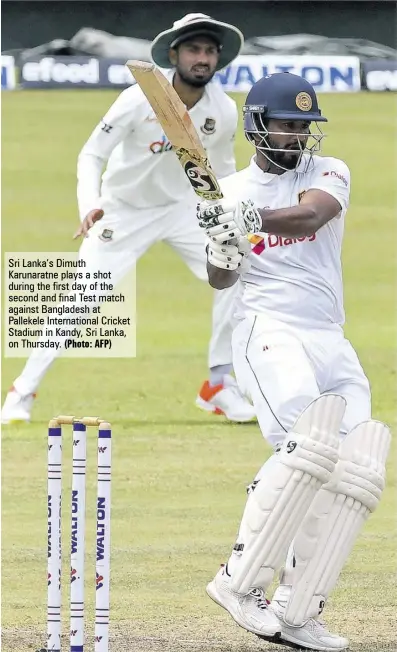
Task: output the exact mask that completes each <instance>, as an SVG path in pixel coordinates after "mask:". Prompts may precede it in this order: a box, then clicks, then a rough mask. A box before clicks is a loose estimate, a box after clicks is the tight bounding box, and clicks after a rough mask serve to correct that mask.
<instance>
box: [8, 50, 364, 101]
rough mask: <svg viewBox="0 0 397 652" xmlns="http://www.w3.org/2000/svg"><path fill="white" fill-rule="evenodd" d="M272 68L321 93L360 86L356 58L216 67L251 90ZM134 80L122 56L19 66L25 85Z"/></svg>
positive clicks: (232, 86) (230, 86)
mask: <svg viewBox="0 0 397 652" xmlns="http://www.w3.org/2000/svg"><path fill="white" fill-rule="evenodd" d="M274 72H290V73H294V74H295V75H301V76H302V77H304V78H305V79H307V80H308V81H309V82H310V83H311V84H313V86H314V88H315V89H316V91H318V92H326V93H339V92H355V91H359V90H360V63H359V60H358V58H357V57H316V56H310V57H309V56H303V57H291V56H285V57H283V56H265V55H260V56H252V55H247V56H241V57H238V58H237V59H236V60H235V61H234V62H233V63H232V64H230V66H227V68H225V69H224V70H222V71H220V72H218V73H217V74H216V76H215V80H216V82H217V83H219V84H221V85H222V87H223V88H224V90H225V91H228V92H230V91H235V92H244V93H247V92H248V91H249V90H250V88H251V86H252V84H254V83H255V82H256V81H257V80H258V79H260V78H261V77H263V76H265V75H269V74H271V73H274ZM131 83H133V79H132V77H131V75H130V73H129V71H128V69H127V68H126V66H125V62H124V61H123V60H120V59H98V58H97V57H55V56H48V57H36V58H34V59H31V60H30V61H26V62H25V63H24V64H23V65H22V67H21V85H22V87H23V88H95V87H96V88H98V87H99V88H112V87H115V88H126V87H127V86H129V85H130V84H131Z"/></svg>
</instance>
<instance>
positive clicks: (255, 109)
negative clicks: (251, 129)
mask: <svg viewBox="0 0 397 652" xmlns="http://www.w3.org/2000/svg"><path fill="white" fill-rule="evenodd" d="M243 112H244V116H246V115H247V114H250V113H261V114H262V118H266V119H269V120H270V119H275V120H305V121H306V120H309V121H314V122H328V120H327V118H325V117H324V116H322V115H321V111H320V109H319V108H318V101H317V96H316V92H315V90H314V88H313V86H312V85H311V84H310V83H309V82H308V81H307V80H306V79H304V78H303V77H299V76H298V75H293V74H291V73H289V72H277V73H274V75H269V76H267V77H262V79H260V80H259V81H257V82H256V84H254V85H253V87H252V88H251V90H250V92H249V93H248V95H247V99H246V102H245V105H244V107H243Z"/></svg>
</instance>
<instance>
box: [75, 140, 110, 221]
mask: <svg viewBox="0 0 397 652" xmlns="http://www.w3.org/2000/svg"><path fill="white" fill-rule="evenodd" d="M104 165H105V161H104V160H103V159H102V158H100V157H99V156H95V155H93V154H91V153H89V152H86V151H85V150H84V149H83V150H82V151H81V153H80V155H79V157H78V160H77V203H78V206H79V213H80V219H81V220H83V219H84V218H85V216H86V215H87V214H88V213H89V212H90V211H91V210H93V209H94V208H101V207H100V205H99V198H100V196H101V177H102V170H103V167H104Z"/></svg>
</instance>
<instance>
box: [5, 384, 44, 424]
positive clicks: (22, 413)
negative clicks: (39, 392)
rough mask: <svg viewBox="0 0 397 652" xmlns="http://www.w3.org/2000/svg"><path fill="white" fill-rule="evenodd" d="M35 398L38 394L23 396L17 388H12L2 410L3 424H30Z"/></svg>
mask: <svg viewBox="0 0 397 652" xmlns="http://www.w3.org/2000/svg"><path fill="white" fill-rule="evenodd" d="M35 397H36V394H28V395H27V396H22V394H20V393H19V392H17V390H16V389H15V387H11V389H10V390H9V392H8V394H7V396H6V400H5V401H4V405H3V409H2V410H1V423H3V424H7V423H18V421H26V422H29V421H30V413H31V411H32V407H33V401H34V399H35Z"/></svg>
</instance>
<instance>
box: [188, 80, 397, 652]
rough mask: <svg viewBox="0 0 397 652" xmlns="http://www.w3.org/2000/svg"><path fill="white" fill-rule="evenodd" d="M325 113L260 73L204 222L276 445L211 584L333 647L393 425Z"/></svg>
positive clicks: (247, 616) (242, 611)
mask: <svg viewBox="0 0 397 652" xmlns="http://www.w3.org/2000/svg"><path fill="white" fill-rule="evenodd" d="M325 121H326V118H324V117H323V116H322V115H321V112H320V110H319V108H318V103H317V97H316V94H315V92H314V90H313V87H312V86H311V85H310V84H309V83H308V82H307V81H305V80H304V79H302V78H301V77H298V76H296V75H291V74H288V73H278V74H274V75H271V76H269V77H265V78H263V79H261V80H260V81H258V82H257V83H256V84H255V85H254V86H253V88H252V90H251V91H250V93H249V94H248V97H247V100H246V105H245V107H244V130H245V134H246V136H247V138H248V140H249V141H250V142H251V143H252V144H253V145H254V147H255V150H256V152H255V156H254V157H253V159H252V160H251V163H250V165H249V166H248V167H247V168H246V169H244V170H242V171H241V172H238V173H236V174H234V175H232V176H231V177H229V178H228V179H224V180H223V182H222V183H221V186H222V190H223V193H224V196H225V199H224V200H222V201H220V202H219V203H217V204H215V205H208V203H207V202H202V203H201V204H200V206H199V208H198V218H199V220H200V225H201V226H202V228H204V229H205V231H206V233H207V236H208V248H207V251H208V271H209V278H210V283H211V285H212V286H213V287H216V288H226V287H231V286H232V285H233V284H235V283H238V284H242V286H243V295H242V300H241V306H240V317H241V321H240V323H239V324H238V326H237V327H236V329H235V331H234V334H233V361H234V369H235V372H236V376H237V380H238V383H239V386H240V389H241V391H242V392H247V393H248V395H250V396H251V398H252V401H253V403H254V407H255V410H256V414H257V417H258V421H259V424H260V428H261V430H262V433H263V435H264V437H265V438H266V439H267V440H268V441H269V442H270V443H271V444H272V445H273V446H274V447H275V453H274V454H273V455H272V456H271V457H270V458H269V460H268V461H267V462H266V463H265V464H264V466H263V467H262V468H261V469H260V471H259V473H258V474H257V476H256V478H255V480H254V482H253V483H252V485H251V486H250V487H249V490H248V494H249V495H248V499H247V503H246V507H245V510H244V513H243V517H242V521H241V525H240V529H239V533H238V537H237V541H236V544H235V546H234V549H233V551H232V553H231V556H230V558H229V560H228V562H227V564H226V565H224V566H222V567H221V569H220V570H219V572H218V573H217V575H216V576H215V578H214V580H213V581H212V582H210V584H209V585H208V587H207V592H208V594H209V596H210V597H211V598H212V599H213V600H214V601H215V602H217V603H218V604H219V605H221V606H222V607H224V608H225V609H226V610H227V611H228V612H229V613H230V614H231V616H232V617H233V618H234V620H235V621H236V622H237V623H238V624H239V625H241V626H242V627H244V628H245V629H247V630H248V631H250V632H253V633H255V634H257V635H259V636H260V637H263V638H265V639H266V640H273V641H275V642H279V643H282V644H286V645H295V646H298V647H299V649H310V650H322V651H329V652H335V651H340V650H345V649H346V648H347V647H348V645H349V641H348V640H347V639H346V638H344V637H342V636H339V635H336V634H332V633H331V632H329V631H328V630H327V628H326V627H325V625H324V624H322V623H321V622H320V621H319V620H318V616H319V615H320V614H321V612H322V611H323V608H324V606H325V604H326V601H327V599H328V597H329V595H330V593H331V592H332V590H333V589H334V587H335V585H336V582H337V580H338V577H339V574H340V572H341V570H342V568H343V566H344V564H345V562H346V560H347V558H348V556H349V554H350V551H351V549H352V547H353V545H354V542H355V541H356V539H357V537H358V535H359V533H360V531H361V528H362V526H363V524H364V522H365V520H366V519H367V517H368V516H369V514H370V513H371V512H373V511H374V509H375V508H376V506H377V505H378V503H379V500H380V498H381V494H382V491H383V488H384V483H385V463H386V458H387V454H388V448H389V440H390V432H389V430H388V428H387V427H386V426H385V425H384V424H383V423H381V422H379V421H374V420H372V419H371V396H370V388H369V383H368V380H367V378H366V376H365V374H364V372H363V369H362V367H361V365H360V362H359V360H358V358H357V355H356V353H355V351H354V349H353V347H352V346H351V344H350V342H349V341H348V340H347V339H346V338H345V337H344V334H343V322H344V309H343V292H342V273H341V247H342V238H343V229H344V220H345V215H346V211H347V208H348V204H349V191H350V173H349V169H348V167H347V165H346V164H345V163H344V162H343V161H340V160H338V159H335V158H330V157H320V156H317V155H316V154H315V152H316V151H318V150H319V149H320V141H321V139H322V133H321V130H320V128H319V126H318V124H317V123H321V122H325ZM247 237H248V239H249V240H250V241H251V243H250V245H249V247H248V248H247V246H246V245H247ZM236 238H238V239H239V240H240V241H239V248H238V247H237V246H236V244H235V243H236ZM244 241H245V245H244V244H243V243H244ZM244 252H246V253H244ZM278 571H280V585H279V587H278V588H277V589H276V591H275V594H274V596H273V599H272V601H271V603H269V602H268V601H267V600H266V597H265V594H266V591H267V589H268V588H269V586H270V584H271V583H272V581H273V578H274V574H275V572H278Z"/></svg>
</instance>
